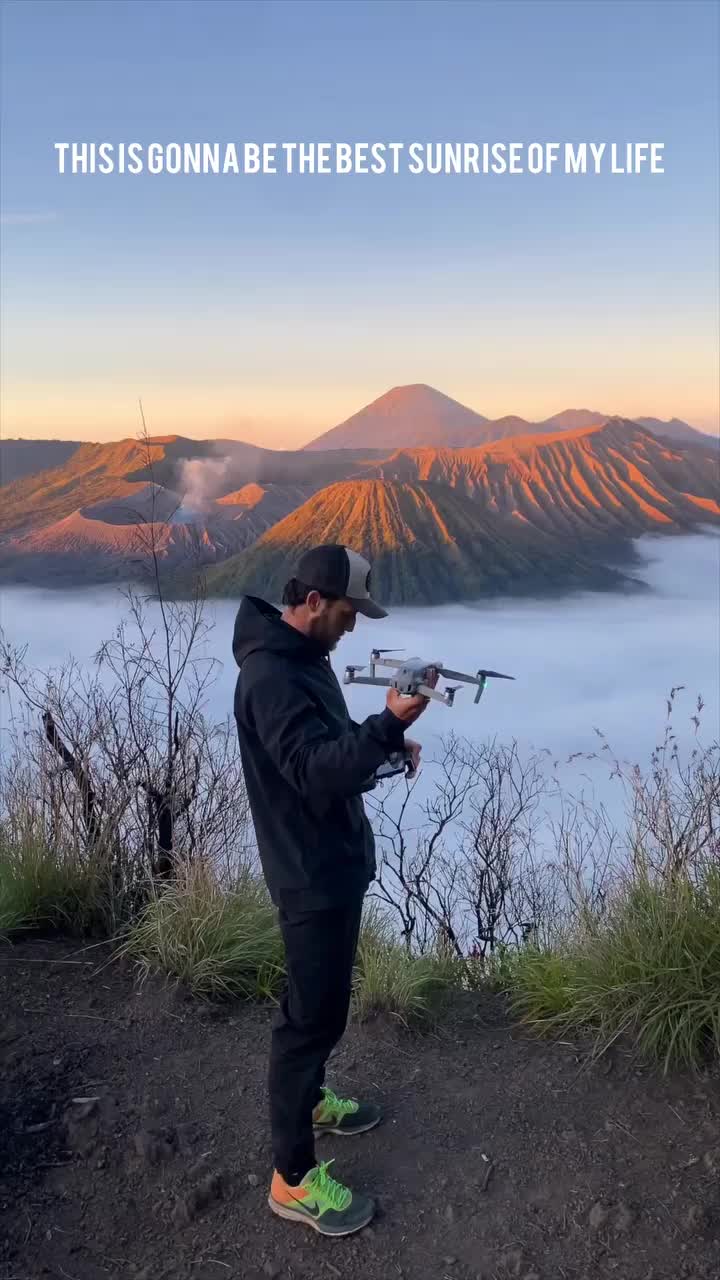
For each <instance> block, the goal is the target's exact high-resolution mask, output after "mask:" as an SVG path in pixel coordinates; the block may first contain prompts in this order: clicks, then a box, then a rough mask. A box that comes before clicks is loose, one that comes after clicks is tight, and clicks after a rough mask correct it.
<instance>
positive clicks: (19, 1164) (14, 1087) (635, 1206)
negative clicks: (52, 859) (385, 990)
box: [0, 940, 720, 1280]
mask: <svg viewBox="0 0 720 1280" xmlns="http://www.w3.org/2000/svg"><path fill="white" fill-rule="evenodd" d="M104 959H105V957H104V954H103V953H102V952H101V951H98V950H93V951H83V952H80V951H78V950H77V949H76V948H73V946H71V945H70V944H69V943H64V942H57V941H55V942H48V941H42V940H36V941H32V942H28V941H23V942H22V943H20V944H18V945H16V946H14V947H11V946H9V945H6V944H5V945H3V946H2V948H1V949H0V1072H1V1075H0V1277H2V1280H40V1277H43V1278H45V1277H48V1276H50V1277H57V1278H58V1280H108V1278H109V1280H125V1278H126V1277H128V1278H131V1280H241V1278H242V1280H266V1278H267V1277H270V1278H272V1277H275V1278H276V1280H311V1278H312V1280H326V1278H327V1280H330V1278H331V1277H342V1278H343V1280H395V1277H406V1278H407V1280H445V1278H446V1277H447V1278H448V1280H480V1278H482V1280H510V1278H513V1277H517V1278H518V1280H595V1278H596V1277H598V1278H600V1277H602V1278H604V1277H610V1278H612V1277H615V1278H617V1280H661V1278H662V1280H664V1278H665V1277H667V1280H671V1278H672V1280H680V1278H681V1277H682V1278H685V1277H687V1280H717V1277H718V1276H720V1124H719V1121H720V1079H719V1078H718V1074H717V1072H712V1073H710V1074H708V1075H705V1076H702V1077H697V1076H689V1075H686V1076H676V1077H674V1078H672V1079H669V1080H668V1079H665V1080H663V1079H662V1078H661V1077H660V1075H659V1074H658V1073H657V1072H656V1071H654V1070H653V1069H650V1068H647V1067H643V1066H641V1065H639V1064H638V1063H637V1062H634V1061H633V1060H632V1059H631V1057H630V1056H629V1055H627V1054H625V1053H623V1052H621V1051H616V1052H615V1053H614V1054H613V1056H611V1057H607V1058H605V1059H602V1060H601V1061H600V1062H599V1063H595V1064H590V1063H589V1061H588V1058H587V1056H586V1055H585V1054H584V1053H583V1051H582V1049H581V1048H580V1047H578V1046H576V1045H570V1044H560V1045H548V1044H541V1043H537V1042H535V1041H532V1040H529V1039H527V1038H525V1037H524V1036H523V1035H522V1034H521V1033H520V1032H519V1031H518V1030H517V1029H516V1028H513V1027H512V1026H511V1025H510V1023H509V1022H508V1020H507V1018H506V1017H505V1014H504V1011H503V1008H502V1006H501V1005H500V1004H499V1003H495V1002H490V1003H488V1002H487V1001H480V1000H478V999H476V998H472V999H470V998H468V999H467V1000H465V1001H463V1003H462V1005H461V1006H460V1007H459V1008H458V1009H457V1011H456V1012H455V1013H454V1015H453V1016H452V1018H450V1019H448V1021H447V1022H446V1023H445V1024H444V1025H443V1027H442V1029H441V1030H440V1031H439V1032H438V1033H436V1034H434V1035H424V1036H418V1035H412V1036H411V1035H409V1034H408V1033H406V1032H403V1031H402V1029H400V1028H398V1027H396V1026H395V1025H393V1024H391V1023H388V1022H376V1023H373V1024H368V1025H366V1026H363V1027H353V1028H351V1029H350V1031H349V1032H348V1035H347V1037H346V1039H345V1041H344V1042H343V1045H342V1046H341V1048H340V1050H339V1052H338V1054H337V1055H336V1058H335V1059H334V1062H333V1064H332V1067H333V1070H332V1073H331V1077H330V1081H331V1083H332V1084H333V1085H337V1086H338V1088H339V1089H340V1090H341V1091H343V1092H346V1093H350V1094H351V1095H353V1094H357V1093H358V1092H363V1093H364V1094H365V1095H366V1096H369V1097H371V1098H373V1099H377V1100H380V1101H381V1102H382V1103H383V1105H384V1107H385V1108H386V1120H385V1123H384V1124H383V1125H382V1127H381V1128H379V1129H377V1130H375V1131H374V1132H373V1133H370V1134H366V1135H364V1136H360V1137H357V1138H353V1139H350V1138H339V1137H335V1138H333V1137H326V1138H324V1139H323V1140H322V1144H321V1146H320V1152H321V1154H322V1156H323V1158H330V1157H336V1163H335V1166H333V1171H335V1170H336V1171H337V1173H338V1175H340V1176H342V1177H343V1178H344V1179H345V1180H346V1181H348V1182H349V1183H350V1185H354V1186H357V1187H358V1188H364V1189H367V1190H372V1192H373V1193H375V1194H376V1195H377V1197H378V1202H379V1214H378V1217H377V1219H376V1221H375V1223H374V1224H373V1225H372V1227H370V1228H369V1229H367V1230H366V1231H364V1232H362V1233H360V1234H359V1235H356V1236H353V1237H349V1238H347V1239H344V1240H326V1239H324V1238H321V1237H319V1236H317V1235H316V1234H315V1233H314V1232H313V1231H311V1230H310V1229H308V1228H307V1227H304V1226H300V1225H297V1224H290V1223H285V1222H281V1221H280V1220H278V1219H276V1218H274V1217H273V1216H272V1215H271V1214H270V1211H269V1210H268V1208H267V1204H266V1196H267V1184H268V1178H269V1151H268V1133H267V1125H266V1104H265V1064H266V1052H267V1043H268V1033H269V1025H270V1013H269V1011H268V1010H265V1009H258V1008H252V1007H247V1006H243V1005H233V1006H230V1007H227V1008H223V1009H214V1008H212V1007H209V1006H206V1005H203V1004H202V1003H200V1002H197V1001H195V1000H193V999H190V998H188V997H187V996H186V995H185V994H184V993H183V992H181V991H178V990H177V989H173V988H171V987H168V986H166V985H165V984H163V983H160V982H154V981H153V982H151V983H148V984H146V985H145V987H144V988H142V989H141V988H139V987H138V986H137V984H136V983H135V982H134V980H133V974H132V973H131V972H130V971H128V970H127V969H121V968H119V967H118V966H117V964H111V965H110V966H109V967H104V968H103V967H101V966H102V964H103V961H104Z"/></svg>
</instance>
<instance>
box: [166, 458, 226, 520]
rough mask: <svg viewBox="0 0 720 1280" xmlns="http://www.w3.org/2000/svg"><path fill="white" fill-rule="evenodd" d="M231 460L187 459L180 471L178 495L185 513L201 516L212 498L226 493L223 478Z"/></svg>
mask: <svg viewBox="0 0 720 1280" xmlns="http://www.w3.org/2000/svg"><path fill="white" fill-rule="evenodd" d="M231 464H232V459H231V458H189V459H188V460H187V461H186V462H183V464H182V468H181V471H180V486H179V487H180V493H181V494H182V505H183V508H184V509H185V510H186V511H192V512H195V513H196V514H198V515H199V514H201V513H202V512H203V511H207V509H208V507H209V506H210V504H211V503H212V501H213V499H214V498H219V497H221V496H222V494H223V493H225V492H226V484H225V478H226V475H227V472H228V469H229V467H230V466H231Z"/></svg>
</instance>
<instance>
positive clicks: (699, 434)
mask: <svg viewBox="0 0 720 1280" xmlns="http://www.w3.org/2000/svg"><path fill="white" fill-rule="evenodd" d="M635 422H639V423H640V426H641V427H647V428H648V430H649V431H652V432H653V433H654V434H655V435H656V436H661V437H662V439H663V440H672V441H673V442H674V443H675V444H700V445H706V446H707V445H710V446H712V447H714V448H717V446H718V445H720V437H718V434H717V432H716V433H715V434H714V435H709V434H708V433H707V432H705V431H698V429H697V427H691V426H690V424H689V423H687V422H683V421H682V419H681V418H671V419H670V420H669V422H663V421H662V420H661V419H660V418H635Z"/></svg>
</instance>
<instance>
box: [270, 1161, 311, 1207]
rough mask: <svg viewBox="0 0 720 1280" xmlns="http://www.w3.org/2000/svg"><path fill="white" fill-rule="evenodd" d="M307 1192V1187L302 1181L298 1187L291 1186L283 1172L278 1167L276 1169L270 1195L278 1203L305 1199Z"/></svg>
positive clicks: (289, 1202) (290, 1202)
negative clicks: (279, 1171)
mask: <svg viewBox="0 0 720 1280" xmlns="http://www.w3.org/2000/svg"><path fill="white" fill-rule="evenodd" d="M307 1194H308V1192H307V1187H304V1186H303V1185H302V1183H300V1184H299V1186H297V1187H291V1186H290V1184H289V1183H288V1182H286V1181H285V1179H284V1178H283V1176H282V1174H281V1173H278V1171H277V1169H276V1170H275V1172H274V1173H273V1178H272V1183H271V1184H270V1195H271V1196H272V1198H273V1200H276V1201H277V1203H278V1204H292V1202H293V1200H305V1199H306V1198H307Z"/></svg>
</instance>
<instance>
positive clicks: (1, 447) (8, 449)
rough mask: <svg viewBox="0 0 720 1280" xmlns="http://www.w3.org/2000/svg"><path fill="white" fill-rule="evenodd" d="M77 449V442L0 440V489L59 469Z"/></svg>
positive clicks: (78, 444)
mask: <svg viewBox="0 0 720 1280" xmlns="http://www.w3.org/2000/svg"><path fill="white" fill-rule="evenodd" d="M79 448H80V441H79V440H0V487H1V486H2V485H5V484H12V483H13V481H14V480H21V479H22V478H23V476H31V475H34V474H36V472H38V471H46V470H47V469H48V468H49V467H60V466H62V464H63V463H64V462H67V460H68V458H70V457H72V455H73V454H74V453H75V451H76V450H77V449H79Z"/></svg>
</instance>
